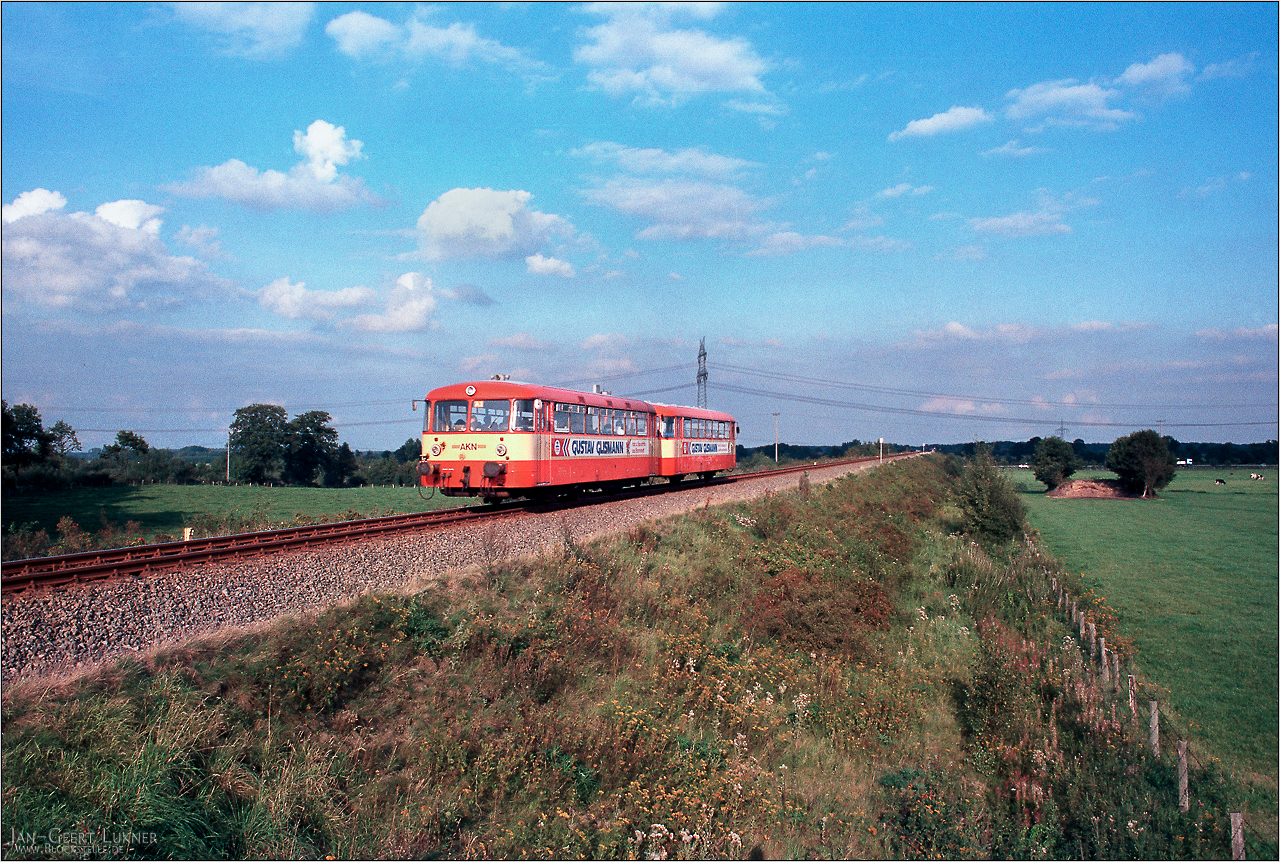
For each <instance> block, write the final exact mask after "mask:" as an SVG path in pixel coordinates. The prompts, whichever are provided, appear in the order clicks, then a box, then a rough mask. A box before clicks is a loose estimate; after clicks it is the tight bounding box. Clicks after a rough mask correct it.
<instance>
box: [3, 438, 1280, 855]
mask: <svg viewBox="0 0 1280 862" xmlns="http://www.w3.org/2000/svg"><path fill="white" fill-rule="evenodd" d="M973 475H974V474H973V473H970V472H969V471H968V470H967V469H965V470H962V469H960V465H958V464H957V463H956V462H954V461H952V460H949V459H943V458H917V459H910V460H906V461H903V462H899V463H897V464H893V465H887V466H885V467H884V468H883V469H873V470H868V471H864V472H862V473H860V474H858V475H855V476H849V477H845V478H839V479H833V480H832V481H830V482H825V483H824V482H822V481H820V479H821V478H822V477H818V476H816V475H812V476H810V483H809V485H808V487H802V486H801V485H800V483H799V482H798V481H796V480H795V479H794V478H793V479H791V480H790V481H789V482H788V483H787V485H786V487H779V488H777V489H775V491H774V492H773V493H765V494H760V495H755V496H748V497H742V498H739V499H734V500H723V501H717V500H715V499H708V498H707V493H706V491H707V490H708V489H696V488H695V489H690V491H689V492H688V493H692V494H694V495H695V496H693V497H691V498H689V499H687V500H685V501H684V502H683V503H678V502H677V501H675V500H671V501H670V503H669V505H671V506H673V507H674V508H673V509H672V512H678V513H679V514H680V516H678V517H656V518H655V517H648V518H643V519H638V520H636V521H635V522H633V523H631V524H630V525H629V526H623V521H621V520H619V521H617V522H613V523H612V525H610V524H604V523H600V522H581V523H580V522H571V521H570V520H569V519H568V517H565V519H564V520H563V522H561V521H559V520H557V521H556V523H553V524H548V525H547V528H546V529H547V532H546V533H545V535H544V537H543V538H542V539H541V540H539V539H536V538H530V539H529V541H530V543H531V544H530V545H529V549H528V552H520V550H519V547H518V546H517V545H515V544H514V543H515V542H516V541H517V538H518V537H511V538H510V542H512V543H513V544H512V546H511V549H510V550H511V553H510V554H504V553H500V552H501V551H503V542H504V541H506V539H504V537H502V536H494V537H493V539H492V541H489V542H488V543H487V545H486V544H485V543H484V542H481V544H480V546H479V547H481V548H484V547H488V548H490V549H491V551H492V556H491V557H488V558H486V557H484V556H483V555H481V556H478V557H476V558H474V559H471V560H467V561H463V562H461V563H458V564H456V565H454V566H452V568H450V570H449V571H450V572H452V575H451V576H450V577H449V578H447V579H444V578H435V579H433V580H429V581H427V582H425V583H422V582H413V583H410V581H411V580H412V577H411V575H410V573H406V580H405V585H404V589H402V590H400V591H397V592H383V591H378V590H373V589H371V590H370V591H369V592H367V593H365V594H364V595H362V596H361V597H360V598H358V599H357V600H355V601H353V602H350V603H348V604H337V605H332V606H330V607H328V608H327V609H326V610H322V611H319V612H317V613H316V614H315V615H309V614H308V615H303V616H298V617H293V618H290V619H286V620H281V621H278V622H276V623H275V624H272V625H270V626H263V627H261V628H259V629H257V630H254V631H251V632H242V633H240V634H235V633H233V632H226V631H224V632H223V633H222V634H221V635H219V636H217V637H208V638H197V639H194V640H187V641H184V642H183V643H181V644H178V645H174V646H172V647H167V648H161V649H153V650H148V651H145V652H144V653H143V654H141V655H138V656H137V657H136V658H134V659H132V660H126V661H122V662H113V663H106V664H104V665H103V666H102V667H100V668H98V669H97V670H95V671H94V672H93V673H92V674H88V675H86V676H85V677H84V678H82V679H80V680H67V681H62V682H60V683H56V684H54V683H52V682H50V681H49V680H48V678H44V679H42V680H36V679H34V678H32V679H30V680H28V681H26V682H24V683H22V684H21V685H19V686H16V687H13V686H11V687H9V689H8V690H7V692H6V697H5V700H4V725H5V735H4V740H3V745H4V758H5V760H4V762H5V767H6V769H5V778H4V781H5V790H4V792H5V805H4V808H3V811H2V812H0V818H2V822H0V826H2V827H3V834H4V836H5V840H6V847H5V848H4V851H5V855H6V856H19V855H34V854H33V853H28V852H27V849H26V848H27V845H25V844H23V845H21V846H18V845H17V844H15V843H14V841H15V840H16V838H11V837H10V836H23V837H24V838H25V837H27V836H34V835H39V836H44V835H49V834H54V833H55V832H57V834H83V835H86V836H92V835H98V834H109V835H124V836H126V837H125V838H124V839H122V841H121V845H122V846H124V848H125V849H124V850H116V851H114V855H121V856H123V855H147V856H168V857H182V858H191V857H196V856H199V857H206V858H247V857H261V858H276V857H285V856H288V857H298V856H303V857H315V858H319V857H322V856H333V857H335V858H355V857H362V858H363V857H369V856H381V857H392V858H424V857H428V856H431V857H450V858H570V857H574V858H682V857H687V858H703V857H717V858H744V857H748V856H751V855H757V856H763V857H765V858H854V857H856V858H886V857H887V858H902V857H908V858H944V857H945V858H992V857H1017V858H1060V857H1064V858H1065V857H1067V856H1073V857H1075V856H1079V857H1084V858H1182V857H1188V856H1195V857H1205V856H1208V857H1216V858H1221V857H1225V856H1226V855H1228V854H1229V853H1230V852H1231V842H1232V828H1233V825H1234V824H1235V823H1236V822H1237V818H1236V817H1235V816H1234V815H1235V814H1239V815H1241V817H1240V818H1239V822H1242V823H1243V824H1244V833H1243V834H1244V841H1245V844H1246V852H1247V855H1249V856H1251V857H1256V858H1274V854H1275V852H1276V850H1275V839H1274V833H1273V832H1272V833H1270V834H1268V833H1267V832H1266V831H1265V826H1266V825H1267V823H1268V822H1270V821H1272V820H1273V815H1274V806H1275V796H1274V792H1273V791H1272V792H1271V794H1270V796H1267V795H1266V793H1265V792H1262V793H1260V792H1259V790H1258V788H1256V787H1251V786H1248V785H1245V784H1242V783H1241V782H1240V781H1238V780H1237V779H1235V778H1234V777H1232V776H1230V775H1225V774H1223V772H1222V771H1221V770H1220V769H1217V768H1215V767H1214V766H1213V765H1212V764H1208V765H1204V764H1201V763H1199V762H1196V761H1195V760H1194V759H1193V761H1192V764H1191V767H1190V769H1189V770H1188V771H1187V784H1186V786H1187V803H1186V805H1185V806H1183V805H1182V804H1181V800H1180V798H1179V796H1180V794H1179V778H1180V775H1179V770H1178V767H1177V758H1176V756H1171V755H1172V751H1173V742H1174V741H1173V740H1169V739H1167V738H1165V740H1164V742H1162V743H1161V744H1160V745H1161V746H1162V747H1159V748H1156V749H1154V750H1153V749H1152V748H1151V747H1150V743H1149V739H1148V735H1147V727H1146V726H1145V724H1144V723H1142V722H1138V721H1135V720H1134V719H1133V717H1132V716H1131V715H1127V714H1126V713H1125V707H1126V704H1127V700H1126V697H1125V695H1127V692H1126V691H1124V690H1123V689H1122V688H1118V687H1117V685H1116V683H1115V679H1114V675H1113V676H1112V678H1111V679H1104V678H1103V676H1102V673H1101V668H1102V667H1103V666H1104V665H1102V664H1101V663H1100V662H1099V661H1097V660H1095V659H1094V658H1093V656H1092V651H1091V648H1090V645H1089V642H1088V639H1087V637H1084V636H1083V635H1082V633H1080V632H1078V631H1076V630H1075V629H1074V628H1069V627H1068V622H1067V619H1066V618H1065V617H1064V616H1063V614H1062V612H1061V602H1062V598H1061V596H1062V595H1063V594H1064V592H1069V593H1070V595H1071V596H1072V597H1073V598H1081V600H1082V602H1083V598H1082V594H1080V593H1079V592H1078V587H1079V585H1078V583H1076V582H1074V579H1073V578H1072V577H1071V576H1070V574H1069V573H1067V572H1064V571H1062V569H1061V567H1060V566H1059V565H1058V564H1057V563H1056V561H1054V560H1053V559H1052V558H1051V557H1049V556H1048V555H1047V554H1045V553H1044V550H1043V548H1042V547H1041V546H1040V545H1039V544H1038V543H1036V542H1034V541H1029V540H1027V539H1026V538H1025V537H1019V538H1016V539H1014V540H1012V541H1007V542H996V541H993V540H992V539H991V538H990V536H988V535H986V534H984V533H983V532H982V531H981V530H977V531H975V532H973V533H970V534H965V533H964V532H962V527H963V525H964V524H966V523H982V522H983V521H982V520H981V519H979V520H974V519H972V518H971V517H970V515H972V514H973V513H972V512H970V511H967V509H968V507H969V506H970V504H971V502H972V501H973V500H975V499H991V495H981V494H976V495H975V494H968V495H967V494H964V493H961V490H962V489H966V490H971V489H972V487H973V482H972V481H967V480H968V479H972V477H973ZM988 475H989V476H990V475H996V474H994V471H991V472H990V473H988ZM993 481H995V480H993ZM697 495H701V496H700V497H699V496H697ZM718 502H721V503H723V504H722V505H717V503H718ZM583 514H584V516H589V517H591V518H593V519H594V518H599V517H604V516H603V515H602V514H601V513H600V512H598V511H595V510H593V513H583ZM610 517H612V516H610ZM618 517H619V518H621V516H618ZM986 523H991V521H990V520H989V519H988V520H987V521H986ZM605 533H607V534H608V535H602V537H601V538H598V539H594V540H593V539H591V538H589V537H591V536H593V535H598V534H605ZM479 538H483V537H479ZM539 541H541V542H542V544H541V545H539V544H538V542H539ZM538 551H543V552H541V553H538ZM298 556H302V555H298ZM413 557H414V555H412V554H411V555H410V557H409V559H413ZM401 565H404V566H409V565H411V563H410V562H404V563H402V564H401ZM1055 586H1056V589H1055ZM1081 607H1085V605H1084V604H1081ZM1194 744H1195V743H1194V740H1192V745H1193V746H1194ZM99 830H101V831H99ZM102 855H105V854H102Z"/></svg>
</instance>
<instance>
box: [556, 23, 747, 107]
mask: <svg viewBox="0 0 1280 862" xmlns="http://www.w3.org/2000/svg"><path fill="white" fill-rule="evenodd" d="M588 11H589V12H590V13H591V14H598V15H603V16H604V17H605V18H606V20H605V21H604V23H601V24H597V25H595V26H592V27H587V28H585V29H584V30H583V31H582V35H583V37H584V41H583V43H582V44H581V45H579V46H578V47H577V48H576V49H574V52H573V59H574V60H575V61H576V62H578V63H581V64H583V65H584V66H588V67H590V68H589V71H588V72H587V80H588V81H589V82H590V83H591V84H592V85H593V86H595V87H597V88H599V89H601V90H603V91H604V92H606V93H608V94H609V95H611V96H634V97H635V98H636V99H637V100H639V101H641V102H646V103H650V104H666V105H678V104H681V103H683V102H685V101H687V100H688V99H690V98H693V97H695V96H699V95H702V94H705V93H750V94H757V95H763V94H766V90H765V86H764V84H763V83H762V82H761V80H760V78H761V76H762V75H763V74H764V73H765V71H766V70H767V68H768V64H767V63H766V62H765V61H764V60H763V59H761V58H760V57H759V56H758V55H757V54H756V53H755V51H754V49H753V48H752V47H751V44H750V43H749V42H748V41H747V40H746V39H743V38H741V37H733V38H722V37H720V36H716V35H713V34H711V33H708V32H706V31H705V30H700V29H694V28H689V27H681V26H678V25H677V24H676V22H675V19H677V18H696V19H702V20H709V19H710V18H712V17H714V16H715V15H716V14H717V12H718V9H717V8H716V7H715V6H711V5H698V4H671V5H660V4H654V5H641V4H634V5H633V4H625V3H624V4H617V5H598V6H592V7H589V8H588ZM751 104H753V105H754V106H755V107H753V108H752V110H753V111H758V109H759V107H758V106H759V104H760V103H758V102H754V103H751Z"/></svg>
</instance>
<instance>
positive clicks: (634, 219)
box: [0, 3, 1278, 449]
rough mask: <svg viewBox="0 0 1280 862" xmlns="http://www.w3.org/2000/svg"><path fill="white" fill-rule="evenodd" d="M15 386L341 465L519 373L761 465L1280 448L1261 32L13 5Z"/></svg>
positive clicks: (736, 10) (193, 436) (184, 433)
mask: <svg viewBox="0 0 1280 862" xmlns="http://www.w3.org/2000/svg"><path fill="white" fill-rule="evenodd" d="M2 14H3V27H2V29H0V37H2V38H3V55H2V60H3V79H2V80H3V115H2V118H0V122H2V123H3V162H2V166H3V195H2V197H3V203H4V224H3V246H4V251H3V283H2V289H3V365H2V371H3V391H4V397H5V399H6V400H8V401H9V402H10V403H11V404H12V403H30V404H34V405H36V406H37V407H39V408H40V410H41V414H42V416H43V417H44V419H45V421H46V424H52V423H53V422H54V421H56V420H58V419H65V420H67V421H68V422H70V423H71V424H72V425H73V426H74V427H76V428H77V429H80V435H79V436H80V440H81V442H82V444H84V446H85V447H86V448H89V447H92V446H96V445H101V444H102V443H105V442H108V441H110V440H111V439H113V438H114V436H115V432H116V431H117V430H119V429H122V428H123V429H131V430H137V431H139V432H140V433H142V434H143V436H145V437H146V438H147V439H148V440H149V441H150V442H151V443H152V444H153V445H159V446H181V445H185V444H192V443H195V444H202V445H212V446H216V445H221V444H222V442H223V441H225V430H223V429H225V428H226V426H227V424H228V423H229V422H230V421H231V418H232V414H233V413H234V411H235V410H236V409H237V408H238V407H242V406H245V405H247V404H251V403H255V402H270V403H276V404H280V405H282V406H284V407H285V408H286V409H287V410H288V411H289V413H290V415H295V414H297V413H300V412H303V411H305V410H327V411H328V412H329V413H330V414H331V415H332V416H333V419H334V424H335V425H336V426H337V428H338V430H339V433H340V436H341V437H342V439H343V440H345V441H347V442H349V443H350V444H351V445H352V446H353V447H355V448H360V449H369V448H377V449H381V448H395V447H397V446H399V445H400V444H401V443H402V442H404V440H406V439H407V438H409V437H412V436H414V434H415V431H416V429H417V428H418V427H419V425H420V417H421V413H414V412H412V410H411V401H412V399H414V398H421V397H422V395H423V394H424V393H425V392H426V391H427V390H429V389H431V388H433V387H435V386H439V385H443V384H446V383H452V382H458V381H460V380H464V379H483V378H485V377H488V376H490V375H492V374H495V373H503V374H509V375H511V377H512V378H513V379H523V380H530V381H538V382H544V383H553V384H565V385H571V386H575V387H579V388H590V386H591V384H592V383H595V382H599V383H601V384H602V385H603V386H605V388H608V389H611V390H612V391H614V392H616V393H619V394H632V395H638V396H640V397H647V398H650V399H653V400H660V401H667V402H674V403H693V402H694V401H695V400H696V397H697V393H696V389H695V387H694V377H695V373H696V361H697V351H698V343H699V339H700V338H704V337H705V339H706V346H707V353H708V370H709V375H710V379H709V383H708V403H709V406H712V407H716V408H720V409H724V410H728V411H730V412H733V413H734V414H735V415H736V416H737V417H738V420H739V422H740V424H741V425H742V428H743V434H742V442H744V443H746V444H748V445H759V444H763V443H771V442H773V438H774V417H773V414H774V413H778V414H780V415H779V417H778V429H779V435H780V437H781V438H782V440H783V441H786V442H794V443H810V444H814V443H838V442H843V441H846V440H850V439H853V438H855V437H856V438H859V439H863V440H867V439H875V438H877V437H884V438H886V439H888V440H893V441H897V442H901V443H909V444H915V445H919V444H923V443H930V442H932V443H939V442H963V441H967V440H974V439H1027V438H1029V437H1031V436H1033V435H1041V436H1048V435H1050V434H1056V433H1057V432H1058V429H1059V427H1060V426H1062V427H1064V428H1065V433H1066V436H1067V438H1068V439H1073V438H1076V437H1082V438H1084V439H1085V440H1088V441H1091V442H1092V441H1110V440H1113V439H1115V438H1116V437H1119V436H1122V435H1123V434H1127V433H1129V432H1131V431H1134V430H1138V429H1141V428H1147V427H1160V428H1162V429H1163V430H1164V431H1165V433H1169V434H1172V435H1173V436H1175V437H1177V438H1178V439H1181V440H1200V441H1209V440H1216V441H1227V440H1231V441H1236V442H1246V441H1258V440H1265V439H1272V438H1275V437H1276V435H1277V431H1276V421H1277V406H1276V402H1277V344H1276V319H1277V206H1278V202H1277V146H1278V144H1277V53H1276V32H1277V7H1276V5H1275V4H1193V5H1165V4H1110V3H1100V4H1083V5H1056V4H1031V5H1014V4H998V5H990V6H986V5H969V4H954V5H953V4H890V5H872V4H815V5H810V4H779V5H773V4H747V5H718V4H705V5H704V4H698V5H674V6H673V5H655V6H650V5H639V4H625V5H616V6H614V5H582V6H578V5H563V4H530V5H525V4H459V5H449V4H441V5H395V4H376V5H369V6H360V5H345V4H322V5H316V6H313V5H310V4H264V5H257V4H216V3H215V4H198V3H188V4H176V5H162V4H158V5H149V4H96V5H72V4H45V3H36V4H25V3H5V4H4V5H3V9H2Z"/></svg>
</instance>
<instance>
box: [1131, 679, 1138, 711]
mask: <svg viewBox="0 0 1280 862" xmlns="http://www.w3.org/2000/svg"><path fill="white" fill-rule="evenodd" d="M1137 682H1138V681H1137V680H1135V679H1134V678H1133V674H1129V711H1130V712H1131V713H1133V720H1134V721H1137V720H1138V684H1137Z"/></svg>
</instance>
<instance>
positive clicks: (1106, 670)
mask: <svg viewBox="0 0 1280 862" xmlns="http://www.w3.org/2000/svg"><path fill="white" fill-rule="evenodd" d="M1098 642H1099V643H1100V644H1101V645H1102V646H1101V651H1102V684H1103V685H1109V684H1110V683H1111V668H1110V667H1109V666H1108V662H1107V639H1106V638H1098Z"/></svg>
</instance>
